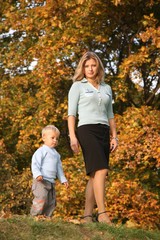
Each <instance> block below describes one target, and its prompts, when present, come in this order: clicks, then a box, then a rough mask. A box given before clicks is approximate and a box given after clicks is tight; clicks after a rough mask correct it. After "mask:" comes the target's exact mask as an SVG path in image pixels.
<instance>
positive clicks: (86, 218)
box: [81, 215, 93, 223]
mask: <svg viewBox="0 0 160 240" xmlns="http://www.w3.org/2000/svg"><path fill="white" fill-rule="evenodd" d="M81 219H82V220H81V223H91V222H93V219H92V215H86V216H83V217H81Z"/></svg>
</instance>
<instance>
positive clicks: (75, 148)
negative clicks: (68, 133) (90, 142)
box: [70, 137, 79, 154]
mask: <svg viewBox="0 0 160 240" xmlns="http://www.w3.org/2000/svg"><path fill="white" fill-rule="evenodd" d="M70 146H71V149H72V151H73V152H74V153H76V154H78V153H79V142H78V139H77V138H76V137H75V138H71V139H70Z"/></svg>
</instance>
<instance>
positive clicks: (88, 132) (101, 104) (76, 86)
mask: <svg viewBox="0 0 160 240" xmlns="http://www.w3.org/2000/svg"><path fill="white" fill-rule="evenodd" d="M73 82H74V83H73V84H72V86H71V88H70V91H69V95H68V129H69V136H70V145H71V148H72V150H73V152H74V153H78V152H79V149H80V147H81V149H82V153H83V157H84V162H85V168H86V174H87V175H88V176H89V181H88V183H87V186H86V196H85V197H86V200H85V210H84V216H83V222H92V221H93V217H92V213H93V209H94V206H95V203H96V205H97V207H98V215H97V220H98V222H105V223H107V224H111V221H110V219H109V216H108V214H107V211H106V209H105V180H106V176H107V174H108V168H109V153H110V152H113V151H115V150H116V148H117V146H118V139H117V133H116V126H115V121H114V114H113V108H112V90H111V88H110V86H109V85H108V84H106V83H105V82H104V67H103V64H102V62H101V60H100V59H99V57H98V56H97V55H96V54H95V53H93V52H86V53H85V54H84V55H83V56H82V58H81V59H80V61H79V64H78V66H77V69H76V71H75V74H74V77H73ZM77 116H78V126H76V118H77ZM110 135H111V140H110Z"/></svg>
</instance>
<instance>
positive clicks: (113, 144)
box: [110, 138, 118, 152]
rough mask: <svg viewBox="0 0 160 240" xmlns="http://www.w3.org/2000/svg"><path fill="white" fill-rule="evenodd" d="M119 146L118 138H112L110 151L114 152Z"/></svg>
mask: <svg viewBox="0 0 160 240" xmlns="http://www.w3.org/2000/svg"><path fill="white" fill-rule="evenodd" d="M117 147H118V140H117V139H115V138H112V139H111V142H110V151H111V152H114V151H115V150H116V149H117Z"/></svg>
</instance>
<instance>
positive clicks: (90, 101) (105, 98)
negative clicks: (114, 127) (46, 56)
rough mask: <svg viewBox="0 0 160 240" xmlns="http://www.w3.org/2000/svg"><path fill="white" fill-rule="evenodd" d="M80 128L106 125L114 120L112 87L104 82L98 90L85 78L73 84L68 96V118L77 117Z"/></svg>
mask: <svg viewBox="0 0 160 240" xmlns="http://www.w3.org/2000/svg"><path fill="white" fill-rule="evenodd" d="M77 114H78V120H79V121H78V126H81V125H85V124H98V123H101V124H106V125H109V119H110V118H114V114H113V107H112V90H111V87H110V86H109V85H108V84H106V83H104V82H102V83H101V84H100V86H99V89H96V88H95V87H94V86H93V85H92V84H91V83H89V82H88V81H87V79H86V78H84V79H83V80H81V81H76V82H74V83H73V84H72V86H71V88H70V91H69V94H68V116H70V115H72V116H75V117H76V116H77Z"/></svg>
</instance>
